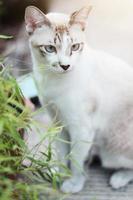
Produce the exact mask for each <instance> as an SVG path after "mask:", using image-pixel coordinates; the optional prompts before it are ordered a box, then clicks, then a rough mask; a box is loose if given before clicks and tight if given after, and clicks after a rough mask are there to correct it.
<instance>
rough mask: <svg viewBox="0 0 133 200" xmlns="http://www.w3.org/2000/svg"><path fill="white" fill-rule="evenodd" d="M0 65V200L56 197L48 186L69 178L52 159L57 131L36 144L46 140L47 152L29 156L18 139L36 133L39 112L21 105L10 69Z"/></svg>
mask: <svg viewBox="0 0 133 200" xmlns="http://www.w3.org/2000/svg"><path fill="white" fill-rule="evenodd" d="M0 65H1V67H0V69H1V71H0V199H1V200H14V199H22V200H24V199H29V200H30V199H31V200H37V199H40V196H43V198H42V199H43V200H45V199H47V200H48V194H50V196H51V195H52V194H53V193H54V195H55V193H56V192H55V191H53V189H51V188H52V187H51V186H53V188H54V189H56V188H57V187H58V185H59V184H60V182H61V179H62V177H64V176H66V174H67V175H69V171H68V170H67V169H66V168H65V167H64V166H63V164H62V163H59V162H58V161H57V160H55V159H54V158H53V154H54V153H53V148H52V143H53V141H54V140H55V139H56V136H57V133H58V132H59V129H60V127H56V126H55V127H53V126H52V127H49V128H48V130H47V132H46V133H45V134H44V138H42V140H41V141H40V143H41V142H42V141H43V140H47V144H48V145H47V148H46V149H45V152H41V154H42V156H41V159H36V158H35V157H34V155H33V154H31V153H30V152H29V150H28V148H27V146H26V144H25V142H24V140H23V137H22V135H23V130H29V129H31V128H32V127H33V126H34V127H36V130H37V131H39V129H38V126H40V124H37V122H36V121H35V120H34V119H33V115H35V114H36V113H37V112H41V110H39V111H36V112H34V113H31V111H30V109H29V108H28V107H26V106H25V104H24V97H23V94H22V92H21V90H20V88H19V87H18V84H17V81H16V80H15V78H14V77H12V76H11V75H10V73H9V71H10V69H9V68H4V66H3V64H2V63H1V64H0ZM37 134H38V133H37ZM40 143H39V144H38V145H40ZM24 159H28V160H29V161H30V162H31V164H30V166H24V165H23V164H22V162H23V160H24ZM55 166H56V167H59V166H60V167H63V168H64V169H65V170H66V173H65V174H61V173H59V172H58V170H57V171H56V170H55V171H54V172H53V170H52V168H53V167H55ZM38 180H41V181H40V182H38ZM51 184H52V185H51ZM57 199H59V196H58V198H57Z"/></svg>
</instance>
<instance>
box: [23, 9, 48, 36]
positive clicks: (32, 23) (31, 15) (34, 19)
mask: <svg viewBox="0 0 133 200" xmlns="http://www.w3.org/2000/svg"><path fill="white" fill-rule="evenodd" d="M25 23H26V30H27V32H28V33H29V34H30V35H31V34H32V33H33V32H34V30H35V29H36V28H38V27H41V26H42V25H46V26H49V27H50V26H51V22H50V21H49V19H48V18H47V17H46V15H45V14H44V13H43V12H42V11H41V10H39V9H38V8H36V7H35V6H28V7H27V8H26V10H25Z"/></svg>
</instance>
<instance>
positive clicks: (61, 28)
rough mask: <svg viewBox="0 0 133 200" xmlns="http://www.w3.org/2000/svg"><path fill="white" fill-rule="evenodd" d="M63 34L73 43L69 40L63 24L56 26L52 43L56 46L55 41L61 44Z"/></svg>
mask: <svg viewBox="0 0 133 200" xmlns="http://www.w3.org/2000/svg"><path fill="white" fill-rule="evenodd" d="M64 34H66V35H67V36H68V38H69V40H71V42H73V39H72V38H71V36H70V33H69V28H68V26H67V25H65V24H62V25H58V26H56V28H55V38H54V43H55V44H56V43H57V40H58V41H59V43H61V42H62V39H63V36H64Z"/></svg>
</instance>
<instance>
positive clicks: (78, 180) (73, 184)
mask: <svg viewBox="0 0 133 200" xmlns="http://www.w3.org/2000/svg"><path fill="white" fill-rule="evenodd" d="M85 180H86V178H85V177H84V176H80V177H72V178H70V179H67V180H66V181H64V182H63V184H62V186H61V191H62V192H64V193H77V192H80V191H81V190H82V189H83V187H84V183H85Z"/></svg>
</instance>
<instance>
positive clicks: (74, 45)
mask: <svg viewBox="0 0 133 200" xmlns="http://www.w3.org/2000/svg"><path fill="white" fill-rule="evenodd" d="M79 48H80V44H79V43H76V44H73V45H72V47H71V50H72V51H78V50H79Z"/></svg>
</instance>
